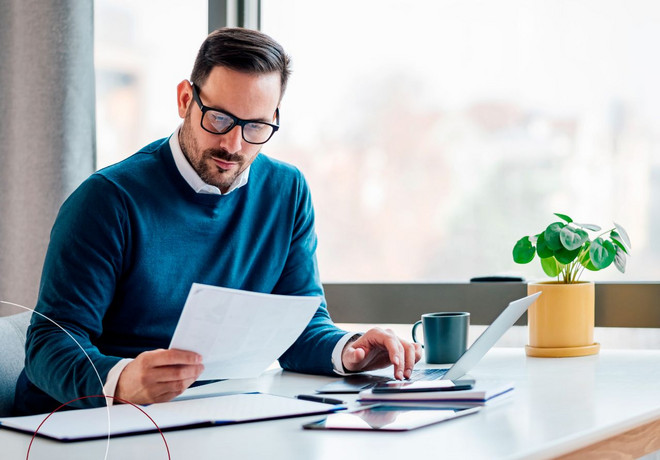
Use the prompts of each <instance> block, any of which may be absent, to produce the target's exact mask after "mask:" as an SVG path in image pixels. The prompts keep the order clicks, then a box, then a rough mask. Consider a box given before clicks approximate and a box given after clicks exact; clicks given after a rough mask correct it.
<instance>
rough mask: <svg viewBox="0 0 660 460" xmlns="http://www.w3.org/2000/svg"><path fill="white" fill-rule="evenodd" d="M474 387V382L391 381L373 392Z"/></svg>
mask: <svg viewBox="0 0 660 460" xmlns="http://www.w3.org/2000/svg"><path fill="white" fill-rule="evenodd" d="M473 386H474V380H472V379H463V380H417V381H414V382H406V381H405V380H404V381H391V382H381V383H378V384H376V386H374V387H373V388H372V389H371V391H372V392H373V393H407V392H420V391H458V390H470V389H472V387H473Z"/></svg>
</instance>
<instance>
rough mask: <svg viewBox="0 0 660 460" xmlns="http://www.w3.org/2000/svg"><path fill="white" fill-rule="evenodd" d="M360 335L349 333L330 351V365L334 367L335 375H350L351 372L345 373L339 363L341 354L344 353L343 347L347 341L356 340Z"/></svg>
mask: <svg viewBox="0 0 660 460" xmlns="http://www.w3.org/2000/svg"><path fill="white" fill-rule="evenodd" d="M361 335H362V334H359V333H354V332H349V333H348V334H346V335H344V336H343V337H342V338H341V339H339V342H337V345H335V348H334V350H332V365H333V367H334V371H335V374H339V375H350V374H351V372H346V369H344V365H343V364H342V362H341V354H342V352H343V351H344V347H345V346H346V344H347V343H348V341H349V340H351V339H353V338H355V340H357V339H358V338H359V337H360V336H361Z"/></svg>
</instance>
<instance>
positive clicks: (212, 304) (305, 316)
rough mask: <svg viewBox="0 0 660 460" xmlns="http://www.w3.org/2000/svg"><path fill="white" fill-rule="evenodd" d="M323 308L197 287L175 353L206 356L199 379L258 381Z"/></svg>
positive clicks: (316, 301)
mask: <svg viewBox="0 0 660 460" xmlns="http://www.w3.org/2000/svg"><path fill="white" fill-rule="evenodd" d="M320 303H321V298H320V297H317V296H307V297H306V296H284V295H275V294H262V293H256V292H249V291H240V290H236V289H228V288H221V287H217V286H208V285H204V284H197V283H195V284H193V285H192V287H191V288H190V292H189V293H188V298H187V299H186V303H185V305H184V307H183V311H182V312H181V317H180V318H179V323H178V324H177V327H176V330H175V331H174V336H173V337H172V341H171V343H170V348H178V349H181V350H190V351H194V352H196V353H199V354H200V355H202V357H203V363H204V372H202V375H200V377H199V379H200V380H209V379H232V378H233V379H237V378H250V377H257V376H258V375H259V374H261V373H262V372H263V371H264V370H266V368H267V367H268V366H270V365H271V364H272V363H273V362H274V361H275V360H276V359H277V358H279V357H280V355H282V353H284V352H285V351H286V350H287V349H288V348H289V347H290V346H291V344H293V342H295V340H296V339H297V338H298V336H300V334H301V333H302V331H303V330H304V329H305V327H306V326H307V324H309V321H310V320H311V319H312V316H314V313H315V312H316V310H317V309H318V307H319V305H320Z"/></svg>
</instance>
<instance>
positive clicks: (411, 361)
mask: <svg viewBox="0 0 660 460" xmlns="http://www.w3.org/2000/svg"><path fill="white" fill-rule="evenodd" d="M403 349H404V350H405V364H404V370H403V377H404V378H407V379H409V378H410V376H411V375H412V370H413V367H415V363H416V362H417V359H416V349H415V346H414V345H413V344H412V343H408V342H405V343H404V344H403Z"/></svg>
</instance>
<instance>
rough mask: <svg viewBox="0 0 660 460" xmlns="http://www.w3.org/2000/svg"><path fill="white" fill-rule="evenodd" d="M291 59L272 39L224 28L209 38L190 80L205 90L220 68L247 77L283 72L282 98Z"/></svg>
mask: <svg viewBox="0 0 660 460" xmlns="http://www.w3.org/2000/svg"><path fill="white" fill-rule="evenodd" d="M290 65H291V59H290V58H289V56H288V55H287V54H286V53H285V52H284V49H283V48H282V46H281V45H280V44H279V43H277V42H276V41H275V40H273V39H272V38H271V37H269V36H268V35H266V34H264V33H262V32H258V31H256V30H251V29H243V28H239V27H224V28H222V29H218V30H215V31H213V32H211V33H210V34H209V36H208V37H206V40H204V43H202V46H201V47H200V48H199V52H198V53H197V58H196V59H195V65H194V66H193V70H192V74H191V76H190V80H191V81H192V82H193V83H195V84H197V85H198V86H202V85H203V84H204V83H205V82H206V79H207V78H208V76H209V74H210V73H211V70H213V68H214V67H216V66H222V67H227V68H228V69H231V70H235V71H238V72H245V73H256V74H262V73H271V72H279V73H280V81H281V91H280V97H282V95H284V90H285V89H286V84H287V81H288V79H289V75H290V74H291V68H290Z"/></svg>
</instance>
